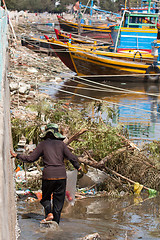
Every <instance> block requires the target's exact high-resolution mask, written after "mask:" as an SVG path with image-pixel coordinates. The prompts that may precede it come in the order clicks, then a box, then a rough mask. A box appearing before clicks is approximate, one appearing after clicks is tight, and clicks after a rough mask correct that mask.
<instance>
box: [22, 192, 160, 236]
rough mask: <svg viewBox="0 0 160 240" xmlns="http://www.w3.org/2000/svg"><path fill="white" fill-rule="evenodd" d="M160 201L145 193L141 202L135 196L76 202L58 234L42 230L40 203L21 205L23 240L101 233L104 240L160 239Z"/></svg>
mask: <svg viewBox="0 0 160 240" xmlns="http://www.w3.org/2000/svg"><path fill="white" fill-rule="evenodd" d="M159 200H160V199H159V197H158V196H157V197H155V198H149V197H148V195H147V194H145V195H144V193H143V194H142V195H141V197H140V198H139V199H138V200H137V199H135V197H134V196H126V197H123V198H108V197H104V198H87V199H82V200H79V201H76V203H75V206H72V207H70V208H69V209H68V210H67V211H66V207H64V209H63V216H62V221H61V222H60V231H58V232H53V231H51V230H49V229H47V230H45V229H40V226H39V221H40V219H41V217H42V215H41V214H42V207H41V205H40V203H36V204H34V203H24V202H19V203H18V207H19V206H21V209H20V212H19V213H18V214H19V225H20V228H21V231H22V234H21V238H20V239H21V240H22V239H23V240H27V239H29V238H30V239H32V240H34V239H39V240H40V239H46V240H47V239H48V240H49V239H56V240H58V239H60V240H62V239H65V240H69V239H74V240H76V239H77V240H78V239H80V238H82V237H84V236H85V235H87V234H91V233H94V232H98V233H99V234H100V236H101V237H102V239H103V240H107V239H108V240H112V239H116V240H117V239H118V240H122V239H123V240H124V239H125V236H127V238H126V239H130V240H137V239H145V240H147V239H152V240H155V239H159V237H160V231H159V227H160V219H159V213H160V205H159ZM22 206H23V207H24V209H23V211H24V212H23V211H22ZM18 210H19V208H18ZM34 212H36V214H34ZM31 213H32V214H31ZM38 214H39V217H38ZM27 217H28V218H27Z"/></svg>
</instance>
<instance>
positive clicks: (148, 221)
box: [18, 79, 160, 240]
mask: <svg viewBox="0 0 160 240" xmlns="http://www.w3.org/2000/svg"><path fill="white" fill-rule="evenodd" d="M102 84H106V85H107V89H106V88H105V86H102V85H96V84H94V83H92V84H91V86H88V85H86V82H85V81H82V80H80V79H79V82H75V81H72V80H68V79H65V80H64V82H63V83H60V84H59V83H54V82H50V83H49V84H45V86H41V88H40V89H41V91H42V92H45V93H48V94H49V95H50V96H52V97H53V98H57V99H65V100H67V101H68V102H69V103H76V104H78V105H79V106H80V105H81V106H82V105H84V104H85V103H89V102H92V101H94V99H93V98H95V99H103V100H104V101H107V102H109V105H110V106H113V107H114V108H115V115H114V118H113V119H112V124H113V125H117V124H119V123H121V124H123V125H124V126H125V127H126V128H127V129H128V131H129V135H130V139H133V141H134V142H136V141H137V142H140V141H150V140H153V139H159V133H160V115H159V113H160V98H159V96H157V95H159V88H160V84H155V83H144V82H127V81H125V79H124V81H122V82H121V83H119V82H111V81H107V82H102ZM108 85H110V86H114V87H116V88H115V89H113V88H109V87H108ZM97 86H99V87H101V91H100V90H99V89H98V87H97ZM117 87H118V88H122V89H123V92H119V90H118V89H117ZM102 88H105V89H104V90H103V91H102ZM126 90H132V91H134V93H133V92H127V91H126ZM135 92H139V94H138V93H135ZM148 93H150V94H151V93H152V94H151V95H148ZM86 97H87V98H86ZM89 98H90V99H89ZM113 103H116V104H117V105H114V104H113ZM126 106H128V107H126ZM147 111H148V112H147ZM103 118H104V119H105V118H106V115H105V114H104V115H103ZM159 214H160V197H159V196H157V197H155V198H149V197H148V195H147V193H145V194H142V195H141V197H139V198H136V197H134V196H125V197H120V198H108V197H103V198H97V197H96V198H87V199H83V200H77V201H76V203H75V206H73V207H66V206H65V207H64V209H63V215H62V220H61V222H60V230H59V231H57V232H53V231H52V230H48V229H47V230H46V229H42V228H41V227H40V224H39V222H40V220H41V219H43V209H42V207H41V205H40V204H39V203H28V202H25V201H19V202H18V215H19V226H20V229H21V236H20V240H28V239H32V240H35V239H38V240H45V239H46V240H47V239H48V240H50V239H54V240H69V239H73V240H77V239H80V238H82V237H84V236H85V235H87V234H92V233H94V232H98V233H99V234H100V236H101V238H102V239H104V240H112V239H118V240H124V239H125V240H137V239H144V240H150V239H151V240H154V239H155V240H156V239H160V218H159Z"/></svg>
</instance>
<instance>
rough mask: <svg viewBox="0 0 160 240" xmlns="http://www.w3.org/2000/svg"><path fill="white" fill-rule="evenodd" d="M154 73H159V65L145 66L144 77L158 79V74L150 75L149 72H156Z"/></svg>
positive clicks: (151, 79)
mask: <svg viewBox="0 0 160 240" xmlns="http://www.w3.org/2000/svg"><path fill="white" fill-rule="evenodd" d="M156 73H160V70H159V67H157V66H154V65H151V66H149V67H148V68H147V70H146V74H148V75H146V78H147V80H149V81H152V82H154V81H158V80H159V75H150V74H156Z"/></svg>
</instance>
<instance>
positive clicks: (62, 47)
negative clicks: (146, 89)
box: [49, 40, 159, 80]
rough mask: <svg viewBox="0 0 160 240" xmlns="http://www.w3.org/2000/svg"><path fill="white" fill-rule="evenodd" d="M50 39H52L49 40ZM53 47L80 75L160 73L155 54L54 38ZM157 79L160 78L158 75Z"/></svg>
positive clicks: (69, 66) (67, 64)
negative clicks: (110, 50)
mask: <svg viewBox="0 0 160 240" xmlns="http://www.w3.org/2000/svg"><path fill="white" fill-rule="evenodd" d="M49 41H50V40H49ZM50 43H51V47H52V48H53V49H54V50H55V52H56V54H57V56H58V57H59V58H60V59H61V61H62V62H63V63H64V64H65V65H66V66H67V67H68V68H69V69H71V70H72V71H74V72H76V73H77V75H79V76H84V75H85V76H86V75H88V76H90V77H91V76H93V75H97V76H98V77H99V78H100V76H101V75H126V76H127V74H129V75H130V74H140V75H143V77H144V75H145V74H147V75H146V77H147V78H148V79H149V75H148V74H150V73H151V72H152V74H153V73H154V72H155V73H159V67H157V66H155V65H153V62H154V58H155V57H154V56H152V55H151V54H147V53H144V54H141V53H140V52H136V53H114V52H109V51H104V49H103V47H99V46H86V47H84V46H83V47H82V46H80V45H73V44H70V43H62V42H60V41H57V40H54V41H53V40H52V42H51V41H50ZM155 80H158V78H157V75H156V77H155Z"/></svg>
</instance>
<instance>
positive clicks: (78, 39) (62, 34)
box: [54, 28, 113, 45]
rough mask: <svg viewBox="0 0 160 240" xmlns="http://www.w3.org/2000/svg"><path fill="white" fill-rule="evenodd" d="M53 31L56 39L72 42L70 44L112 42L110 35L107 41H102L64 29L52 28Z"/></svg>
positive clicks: (103, 43) (102, 43)
mask: <svg viewBox="0 0 160 240" xmlns="http://www.w3.org/2000/svg"><path fill="white" fill-rule="evenodd" d="M54 30H55V33H56V37H57V40H60V41H62V42H68V41H70V42H72V44H95V41H96V43H97V44H101V45H106V44H107V45H109V44H110V45H111V44H113V41H112V38H111V35H110V34H109V35H110V39H108V42H107V41H103V40H98V39H96V40H94V39H93V38H89V37H88V36H82V35H78V34H74V33H68V32H66V31H63V30H58V29H56V28H55V29H54Z"/></svg>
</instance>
